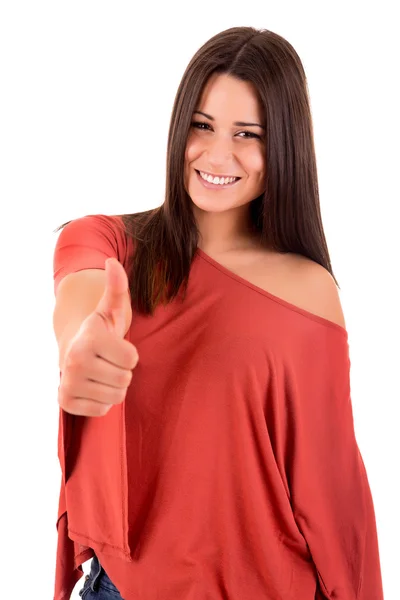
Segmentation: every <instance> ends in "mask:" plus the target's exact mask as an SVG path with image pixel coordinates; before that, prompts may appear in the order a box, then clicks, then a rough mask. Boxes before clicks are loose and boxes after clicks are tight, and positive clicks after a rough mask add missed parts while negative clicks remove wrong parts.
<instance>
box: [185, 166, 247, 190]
mask: <svg viewBox="0 0 400 600" xmlns="http://www.w3.org/2000/svg"><path fill="white" fill-rule="evenodd" d="M195 171H196V175H197V179H198V180H199V181H200V183H202V184H203V186H204V187H205V188H207V189H209V190H216V191H218V190H224V189H226V188H228V187H233V186H234V185H236V184H237V183H239V181H240V180H241V177H239V178H238V179H237V180H236V181H234V182H233V183H224V184H222V183H210V182H209V181H206V180H205V179H203V178H202V176H201V175H200V173H199V171H198V170H197V169H195Z"/></svg>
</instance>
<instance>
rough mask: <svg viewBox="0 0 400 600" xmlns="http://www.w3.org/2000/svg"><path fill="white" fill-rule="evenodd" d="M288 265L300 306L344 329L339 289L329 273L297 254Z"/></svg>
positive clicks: (292, 256)
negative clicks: (289, 265)
mask: <svg viewBox="0 0 400 600" xmlns="http://www.w3.org/2000/svg"><path fill="white" fill-rule="evenodd" d="M290 264H291V273H292V275H293V279H292V281H293V284H294V286H295V290H294V291H295V293H296V294H298V299H299V301H300V302H301V305H302V306H305V307H306V310H308V311H310V312H312V313H314V314H316V315H319V316H321V317H323V318H325V319H327V320H328V321H332V322H333V323H336V324H337V325H340V326H341V327H343V328H345V329H346V323H345V318H344V314H343V309H342V304H341V301H340V295H339V289H338V287H337V285H336V283H335V280H334V279H333V277H332V275H331V274H330V273H329V271H328V270H327V269H325V267H323V266H322V265H320V264H318V263H316V262H314V261H313V260H311V259H309V258H306V257H304V256H301V255H299V254H292V255H291V259H290Z"/></svg>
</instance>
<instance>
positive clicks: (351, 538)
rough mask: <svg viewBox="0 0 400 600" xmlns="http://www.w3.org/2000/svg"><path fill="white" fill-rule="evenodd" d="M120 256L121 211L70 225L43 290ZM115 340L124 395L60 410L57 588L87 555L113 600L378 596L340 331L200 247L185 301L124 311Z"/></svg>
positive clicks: (125, 247) (59, 591) (352, 599)
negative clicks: (130, 356)
mask: <svg viewBox="0 0 400 600" xmlns="http://www.w3.org/2000/svg"><path fill="white" fill-rule="evenodd" d="M130 252H132V241H131V240H129V239H127V238H126V237H125V235H124V232H123V228H122V221H121V219H120V217H110V216H107V215H88V216H85V217H83V218H78V219H76V220H74V221H72V222H70V223H69V224H68V225H67V226H66V227H64V229H63V230H62V231H61V233H60V235H59V237H58V240H57V242H56V247H55V252H54V291H55V292H56V290H57V286H58V284H59V283H60V281H61V280H62V278H63V277H65V276H66V275H67V274H68V273H72V272H76V271H80V270H82V269H104V268H105V260H106V259H107V258H109V257H116V258H117V259H118V260H119V261H120V262H121V263H122V264H123V265H124V266H125V268H126V269H127V272H128V267H127V259H128V257H129V255H130ZM128 274H129V272H128ZM126 339H128V340H129V341H131V342H132V343H133V344H134V345H135V346H136V347H137V349H138V353H139V357H140V360H139V363H138V365H137V366H136V368H135V369H134V371H133V377H132V381H131V384H130V386H129V388H128V391H127V395H126V399H125V401H124V402H123V403H122V404H121V405H118V406H115V407H113V408H112V409H111V410H110V411H109V412H108V414H107V415H106V416H104V417H98V418H94V417H81V416H74V415H70V414H68V413H66V412H64V411H63V410H62V409H60V423H59V444H58V452H59V460H60V465H61V471H62V484H61V490H60V502H59V510H58V520H57V529H58V547H57V559H56V574H55V595H54V599H55V600H66V599H69V598H70V595H71V592H72V589H73V587H74V585H75V584H76V582H77V581H78V580H79V578H80V577H81V576H82V574H83V571H82V566H81V565H82V563H83V562H85V561H86V560H88V559H89V558H90V557H91V556H93V552H95V553H96V555H97V556H98V558H99V560H100V562H101V564H102V565H103V567H104V568H105V570H106V572H107V574H108V576H109V577H110V579H111V580H112V581H113V583H114V584H115V585H116V586H117V588H118V589H119V590H120V593H121V596H122V597H123V598H124V600H228V599H229V600H267V599H268V600H314V599H315V598H318V599H322V598H325V599H335V600H381V599H382V598H383V592H382V580H381V569H380V560H379V550H378V539H377V530H376V521H375V513H374V505H373V500H372V496H371V492H370V487H369V483H368V478H367V474H366V470H365V467H364V463H363V460H362V457H361V455H360V451H359V448H358V445H357V441H356V438H355V431H354V423H353V413H352V404H351V394H350V359H349V346H348V334H347V331H346V330H345V329H344V328H343V327H341V326H340V325H338V324H335V323H333V322H331V321H329V320H327V319H325V318H322V317H319V316H317V315H314V314H313V313H311V312H308V311H307V310H304V309H302V308H299V307H297V306H295V305H293V304H291V303H289V302H287V301H285V300H283V299H281V298H278V297H277V296H275V295H273V294H271V293H269V292H266V291H265V290H263V289H261V288H259V287H258V286H256V285H253V284H251V283H249V282H248V281H246V280H245V279H243V278H242V277H240V276H238V275H236V274H234V273H232V272H231V271H229V270H228V269H227V268H225V267H224V266H222V265H220V264H219V263H218V262H216V261H215V260H214V259H212V258H211V257H209V256H208V255H207V254H205V253H204V252H203V251H202V250H200V249H198V252H197V254H196V255H195V258H194V259H193V263H192V266H191V271H190V277H189V285H188V290H187V295H186V298H185V300H184V301H183V302H182V300H181V297H178V298H177V299H175V300H174V301H172V302H171V303H170V304H169V305H167V306H162V305H161V306H159V307H158V308H157V310H156V312H155V314H154V316H152V317H149V316H143V315H140V314H136V312H135V311H134V312H133V319H132V324H131V327H130V329H129V331H128V332H127V334H126ZM60 375H61V373H60Z"/></svg>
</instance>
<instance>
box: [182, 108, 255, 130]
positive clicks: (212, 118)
mask: <svg viewBox="0 0 400 600" xmlns="http://www.w3.org/2000/svg"><path fill="white" fill-rule="evenodd" d="M193 114H195V115H196V114H197V115H203V117H206V118H207V119H210V121H215V119H214V117H212V116H211V115H207V113H205V112H202V111H201V110H195V111H194V113H193ZM234 125H237V126H238V127H260V128H261V129H264V130H265V127H263V125H260V124H259V123H245V122H244V121H236V122H235V123H234Z"/></svg>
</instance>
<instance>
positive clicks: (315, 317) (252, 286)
mask: <svg viewBox="0 0 400 600" xmlns="http://www.w3.org/2000/svg"><path fill="white" fill-rule="evenodd" d="M197 254H198V256H199V257H200V258H202V259H204V260H206V261H207V262H208V263H210V264H211V265H212V266H214V267H215V268H217V269H218V270H219V271H221V273H223V274H224V275H227V276H228V277H230V278H232V279H234V280H236V281H238V282H239V283H241V284H242V285H245V286H246V287H248V288H250V289H252V290H254V291H255V292H257V293H259V294H262V295H263V296H266V297H267V298H269V299H270V300H273V301H274V302H278V303H279V304H281V305H282V306H284V307H286V308H288V309H289V310H292V311H295V312H297V313H299V314H301V315H303V316H305V317H308V318H309V319H312V320H313V321H316V322H318V323H321V324H322V325H326V326H328V327H330V328H332V329H336V331H338V332H339V333H341V334H342V335H344V336H345V337H346V339H347V338H348V331H347V329H345V328H344V327H342V326H341V325H339V324H338V323H334V322H333V321H330V320H329V319H326V318H325V317H321V316H320V315H316V314H314V313H312V312H311V311H309V310H306V309H305V308H301V307H300V306H297V305H296V304H292V303H291V302H288V301H287V300H284V299H283V298H280V297H279V296H275V295H274V294H272V293H271V292H268V291H267V290H265V289H264V288H261V287H259V286H258V285H255V284H254V283H251V282H250V281H248V280H247V279H245V278H244V277H241V276H240V275H237V274H236V273H234V272H233V271H230V270H229V269H228V268H227V267H225V266H224V265H222V264H221V263H219V262H218V261H217V260H215V259H214V258H212V257H211V256H210V255H209V254H207V253H206V252H204V250H202V249H201V248H199V247H197Z"/></svg>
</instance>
